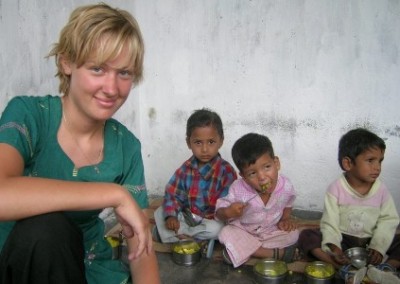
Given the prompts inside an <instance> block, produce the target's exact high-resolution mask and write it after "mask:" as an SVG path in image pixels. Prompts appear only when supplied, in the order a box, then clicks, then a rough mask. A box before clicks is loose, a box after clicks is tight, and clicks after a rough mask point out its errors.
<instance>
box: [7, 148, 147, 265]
mask: <svg viewBox="0 0 400 284" xmlns="http://www.w3.org/2000/svg"><path fill="white" fill-rule="evenodd" d="M23 169H24V161H23V159H22V157H21V155H20V154H19V152H18V151H17V150H16V149H15V148H14V147H12V146H10V145H8V144H4V143H0V220H1V221H9V220H19V219H22V218H26V217H30V216H35V215H39V214H44V213H48V212H56V211H74V210H92V209H100V208H106V207H113V208H114V210H115V213H116V214H117V218H118V220H119V221H120V223H121V224H122V225H123V229H124V234H125V236H126V237H128V238H130V237H132V236H133V234H134V233H135V235H137V237H138V240H139V245H138V246H137V247H138V250H137V251H136V253H135V254H133V255H132V257H133V258H135V257H138V256H139V255H140V254H141V253H142V252H143V251H144V250H147V251H151V247H152V241H151V237H150V233H149V222H148V218H147V217H146V216H145V215H144V214H143V213H142V211H141V209H140V208H139V206H138V205H137V203H136V201H135V200H134V199H133V198H132V197H131V195H130V194H129V192H127V191H126V190H125V189H124V188H123V187H122V186H120V185H117V184H113V183H94V182H71V181H62V180H55V179H46V178H37V177H24V176H22V174H23Z"/></svg>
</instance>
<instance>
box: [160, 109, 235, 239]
mask: <svg viewBox="0 0 400 284" xmlns="http://www.w3.org/2000/svg"><path fill="white" fill-rule="evenodd" d="M223 141H224V131H223V127H222V121H221V118H220V117H219V115H218V114H217V113H215V112H213V111H211V110H208V109H201V110H196V111H195V112H194V113H193V114H192V115H191V116H190V117H189V119H188V121H187V126H186V144H187V146H188V147H189V149H190V150H191V151H192V153H193V156H192V157H191V158H190V159H189V160H187V161H185V162H184V163H183V164H182V166H181V167H180V168H178V169H177V170H176V171H175V173H174V175H173V176H172V177H171V179H170V180H169V182H168V184H167V186H166V188H165V195H164V200H163V204H162V206H160V207H159V208H158V209H157V210H156V212H155V213H154V218H155V221H156V227H155V228H156V230H155V231H153V236H154V235H155V239H156V240H157V237H160V239H161V241H162V242H163V243H172V242H177V241H178V240H180V239H185V238H194V239H198V240H209V239H216V238H217V236H218V233H219V231H220V230H221V228H222V226H223V223H222V222H220V221H216V220H214V213H215V203H216V202H217V199H218V198H219V197H223V196H225V195H226V194H227V193H228V189H229V186H230V185H231V183H232V182H233V181H234V180H235V179H236V178H237V175H236V172H235V169H234V168H233V166H232V165H230V164H229V163H228V162H227V161H225V160H224V159H222V158H221V155H220V154H219V152H218V151H219V149H220V148H221V146H222V144H223ZM192 214H194V216H196V217H197V218H194V219H195V220H191V219H190V215H192ZM188 215H189V217H188ZM185 217H186V219H185ZM187 218H189V220H188V219H187ZM193 221H198V222H200V224H198V225H196V224H197V223H193ZM157 231H158V234H157Z"/></svg>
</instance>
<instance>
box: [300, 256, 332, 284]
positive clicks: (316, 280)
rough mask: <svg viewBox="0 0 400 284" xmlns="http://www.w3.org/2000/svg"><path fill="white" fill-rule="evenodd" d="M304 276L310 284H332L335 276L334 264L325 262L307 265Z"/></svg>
mask: <svg viewBox="0 0 400 284" xmlns="http://www.w3.org/2000/svg"><path fill="white" fill-rule="evenodd" d="M304 274H305V275H306V278H307V283H308V284H330V283H333V282H332V281H333V280H332V279H333V277H334V276H335V268H334V267H333V265H332V264H329V263H325V262H323V261H314V262H311V263H309V264H307V265H306V267H305V269H304Z"/></svg>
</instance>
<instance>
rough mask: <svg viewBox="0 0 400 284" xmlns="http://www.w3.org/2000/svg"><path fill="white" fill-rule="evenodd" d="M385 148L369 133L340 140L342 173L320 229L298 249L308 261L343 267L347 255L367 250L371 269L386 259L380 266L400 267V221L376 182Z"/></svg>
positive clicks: (327, 198) (304, 237)
mask: <svg viewBox="0 0 400 284" xmlns="http://www.w3.org/2000/svg"><path fill="white" fill-rule="evenodd" d="M385 149H386V145H385V142H384V141H383V139H381V138H380V137H378V136H377V135H376V134H374V133H371V132H370V131H368V130H366V129H362V128H357V129H353V130H350V131H349V132H347V133H346V134H345V135H343V136H342V138H341V139H340V141H339V155H338V156H339V157H338V160H339V165H340V167H341V168H342V170H343V171H344V172H343V174H342V175H341V176H340V177H339V179H337V180H336V181H334V182H333V183H331V184H330V185H329V187H328V189H327V192H326V194H325V206H324V211H323V215H322V219H321V222H320V229H307V230H303V231H302V232H301V234H300V237H299V244H298V245H299V249H300V250H301V251H303V253H304V256H306V257H309V258H310V259H315V258H316V259H319V260H322V261H325V262H328V263H331V264H333V265H334V266H335V267H336V268H339V267H341V266H342V265H345V264H349V262H350V261H349V259H347V257H346V256H345V255H344V251H345V250H347V249H349V248H352V247H365V248H367V249H368V252H369V257H368V262H369V264H371V265H378V267H379V264H381V263H382V261H383V259H384V256H385V255H387V260H385V262H386V263H385V264H384V265H382V264H381V267H393V268H399V267H400V235H398V234H396V228H397V226H398V224H399V216H398V213H397V210H396V206H395V204H394V201H393V198H392V196H391V195H390V193H389V191H388V190H387V188H386V186H385V185H384V184H383V183H382V182H381V181H380V180H379V178H378V177H379V174H380V173H381V165H382V161H383V158H384V154H385ZM393 268H392V269H393Z"/></svg>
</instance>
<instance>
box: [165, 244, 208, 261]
mask: <svg viewBox="0 0 400 284" xmlns="http://www.w3.org/2000/svg"><path fill="white" fill-rule="evenodd" d="M200 259H201V247H200V244H199V243H197V242H195V241H181V242H178V243H176V244H173V245H172V260H173V261H174V262H175V263H176V264H179V265H184V266H192V265H194V264H196V263H197V262H199V261H200Z"/></svg>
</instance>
